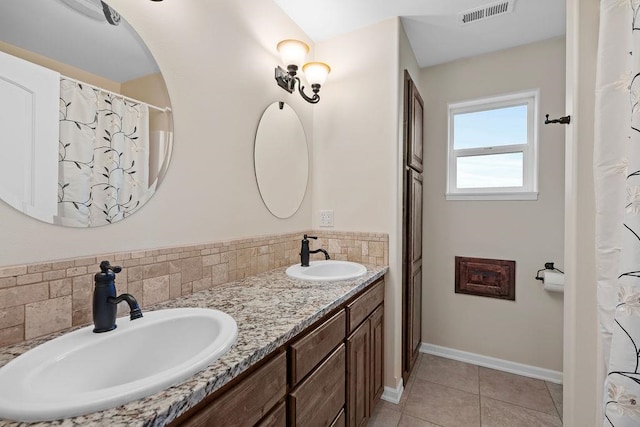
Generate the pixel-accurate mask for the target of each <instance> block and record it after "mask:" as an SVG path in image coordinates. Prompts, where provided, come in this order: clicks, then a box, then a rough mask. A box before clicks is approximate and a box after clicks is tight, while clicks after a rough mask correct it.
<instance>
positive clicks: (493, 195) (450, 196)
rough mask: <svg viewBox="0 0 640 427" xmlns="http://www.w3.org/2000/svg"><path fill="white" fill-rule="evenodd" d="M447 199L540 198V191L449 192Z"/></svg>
mask: <svg viewBox="0 0 640 427" xmlns="http://www.w3.org/2000/svg"><path fill="white" fill-rule="evenodd" d="M446 200H538V192H537V191H531V192H518V193H447V194H446Z"/></svg>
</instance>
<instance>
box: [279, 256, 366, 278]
mask: <svg viewBox="0 0 640 427" xmlns="http://www.w3.org/2000/svg"><path fill="white" fill-rule="evenodd" d="M366 272H367V267H365V266H364V265H362V264H358V263H357V262H351V261H337V260H326V261H311V262H310V263H309V267H303V266H301V265H300V264H296V265H292V266H291V267H289V268H287V270H286V273H287V276H289V277H291V278H293V279H300V280H310V281H318V282H329V281H336V280H348V279H355V278H357V277H360V276H362V275H364V274H365V273H366Z"/></svg>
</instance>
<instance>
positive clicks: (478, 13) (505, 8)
mask: <svg viewBox="0 0 640 427" xmlns="http://www.w3.org/2000/svg"><path fill="white" fill-rule="evenodd" d="M514 2H515V0H506V1H499V2H496V3H491V4H488V5H485V6H481V7H476V8H474V9H469V10H465V11H464V12H460V13H459V14H458V23H459V24H460V25H466V24H470V23H472V22H478V21H481V20H483V19H488V18H493V17H494V16H498V15H504V14H505V13H510V12H513V3H514Z"/></svg>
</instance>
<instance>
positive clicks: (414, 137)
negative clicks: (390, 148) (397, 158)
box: [405, 71, 424, 172]
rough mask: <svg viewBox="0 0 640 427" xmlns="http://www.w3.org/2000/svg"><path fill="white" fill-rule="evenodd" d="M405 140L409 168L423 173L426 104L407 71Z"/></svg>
mask: <svg viewBox="0 0 640 427" xmlns="http://www.w3.org/2000/svg"><path fill="white" fill-rule="evenodd" d="M405 96H406V97H407V100H406V106H405V120H406V123H405V132H407V134H406V136H405V138H406V141H407V166H409V167H411V168H413V169H415V170H417V171H418V172H422V170H423V145H422V133H423V110H424V102H423V101H422V97H421V96H420V92H418V88H417V87H416V86H415V84H414V83H413V80H411V77H410V76H409V74H408V73H407V72H406V71H405Z"/></svg>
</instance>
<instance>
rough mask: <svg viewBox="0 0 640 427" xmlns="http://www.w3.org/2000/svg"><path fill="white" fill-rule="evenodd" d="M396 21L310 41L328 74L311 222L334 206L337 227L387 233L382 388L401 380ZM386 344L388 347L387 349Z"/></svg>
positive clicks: (320, 107) (318, 113)
mask: <svg viewBox="0 0 640 427" xmlns="http://www.w3.org/2000/svg"><path fill="white" fill-rule="evenodd" d="M399 28H400V21H399V20H398V19H390V20H387V21H384V22H381V23H379V24H375V25H372V26H370V27H367V28H364V29H362V30H358V31H354V32H352V33H349V34H346V35H343V36H338V37H335V38H333V39H330V40H327V41H323V42H320V43H317V44H316V47H315V59H317V60H322V61H326V62H327V63H329V64H331V67H332V72H331V74H330V76H329V79H328V80H327V84H326V86H325V87H323V88H322V90H321V92H320V96H321V101H320V103H319V104H317V105H316V107H315V109H314V154H313V165H312V175H313V176H314V180H313V187H312V188H313V203H312V224H313V227H314V228H318V227H319V210H321V209H333V210H334V223H335V227H334V228H335V229H336V230H351V231H371V232H378V231H380V232H385V233H386V232H388V233H389V267H390V270H389V273H388V275H387V279H386V283H387V287H386V295H385V335H386V340H387V343H388V344H387V345H386V347H385V385H387V386H391V387H394V388H395V387H396V386H397V384H398V381H399V379H400V353H399V348H398V347H397V346H396V344H397V342H398V339H399V337H398V335H399V334H400V323H399V321H400V313H399V304H400V302H399V301H400V280H401V274H400V271H401V270H400V265H401V264H400V263H399V253H398V249H399V240H398V239H399V233H398V232H397V229H396V228H397V221H398V210H399V208H400V205H399V204H398V200H399V199H398V161H399V160H398V149H397V144H398V120H397V117H398V111H397V106H398V102H399V101H398V97H399V96H400V93H401V92H400V93H399V86H398V79H399V78H400V77H399V72H398V57H399V51H398V49H399V42H398V37H399ZM390 343H393V345H391V344H390Z"/></svg>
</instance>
